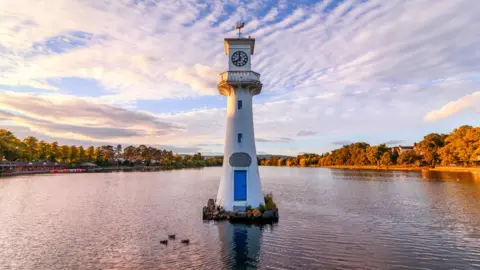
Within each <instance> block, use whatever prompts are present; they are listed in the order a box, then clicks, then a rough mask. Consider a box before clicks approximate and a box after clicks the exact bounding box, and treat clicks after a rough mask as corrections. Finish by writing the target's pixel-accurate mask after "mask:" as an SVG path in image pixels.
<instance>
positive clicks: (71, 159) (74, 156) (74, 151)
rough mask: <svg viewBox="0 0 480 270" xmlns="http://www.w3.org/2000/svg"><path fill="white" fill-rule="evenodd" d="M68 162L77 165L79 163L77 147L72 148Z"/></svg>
mask: <svg viewBox="0 0 480 270" xmlns="http://www.w3.org/2000/svg"><path fill="white" fill-rule="evenodd" d="M67 160H68V163H75V162H77V161H78V148H77V147H76V146H75V145H72V146H70V148H69V151H68V159H67Z"/></svg>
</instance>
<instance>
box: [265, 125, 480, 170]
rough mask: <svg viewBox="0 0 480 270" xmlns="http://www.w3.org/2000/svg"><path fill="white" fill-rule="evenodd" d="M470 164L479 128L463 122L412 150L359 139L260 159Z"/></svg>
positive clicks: (479, 144) (478, 148)
mask: <svg viewBox="0 0 480 270" xmlns="http://www.w3.org/2000/svg"><path fill="white" fill-rule="evenodd" d="M439 164H441V165H445V166H451V165H457V166H470V165H479V164H480V127H472V126H468V125H464V126H461V127H458V128H456V129H454V130H453V131H452V132H451V133H450V134H438V133H430V134H428V135H426V136H424V137H423V140H421V141H420V142H419V143H417V144H416V145H415V147H414V149H413V150H407V151H400V149H399V148H397V147H391V148H390V147H387V146H386V145H385V144H380V145H372V146H371V145H369V144H368V143H365V142H356V143H352V144H348V145H344V146H342V147H341V148H338V149H335V150H333V151H331V152H328V153H325V154H322V155H318V154H314V153H305V154H300V155H298V156H296V157H290V158H279V157H275V156H272V157H270V158H268V159H261V160H259V165H264V166H300V167H308V166H366V165H373V166H390V165H403V166H431V167H434V166H436V165H439Z"/></svg>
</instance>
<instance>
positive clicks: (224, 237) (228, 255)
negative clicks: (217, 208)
mask: <svg viewBox="0 0 480 270" xmlns="http://www.w3.org/2000/svg"><path fill="white" fill-rule="evenodd" d="M217 226H218V234H219V239H220V241H221V243H222V252H224V253H223V254H222V255H223V256H222V257H223V259H224V261H225V265H226V266H225V268H230V269H248V268H256V265H257V262H258V257H259V255H260V246H261V239H262V234H263V231H262V228H260V227H256V226H246V225H243V224H231V223H228V222H223V223H219V224H218V225H217Z"/></svg>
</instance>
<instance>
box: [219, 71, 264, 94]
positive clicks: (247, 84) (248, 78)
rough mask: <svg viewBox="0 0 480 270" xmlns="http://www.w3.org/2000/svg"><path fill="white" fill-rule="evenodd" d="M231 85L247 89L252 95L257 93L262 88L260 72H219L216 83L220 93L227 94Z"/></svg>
mask: <svg viewBox="0 0 480 270" xmlns="http://www.w3.org/2000/svg"><path fill="white" fill-rule="evenodd" d="M232 86H233V87H234V88H236V87H237V86H240V87H242V88H246V89H249V90H250V92H251V94H252V95H258V94H260V91H261V90H262V84H261V83H260V74H259V73H257V72H255V71H226V72H223V73H221V74H220V82H219V83H218V91H219V92H220V94H222V95H224V96H228V95H229V94H230V91H231V89H232Z"/></svg>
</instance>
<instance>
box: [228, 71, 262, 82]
mask: <svg viewBox="0 0 480 270" xmlns="http://www.w3.org/2000/svg"><path fill="white" fill-rule="evenodd" d="M220 81H221V82H224V81H226V82H254V81H257V82H259V81H260V74H258V73H257V72H255V71H225V72H223V73H221V74H220Z"/></svg>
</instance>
